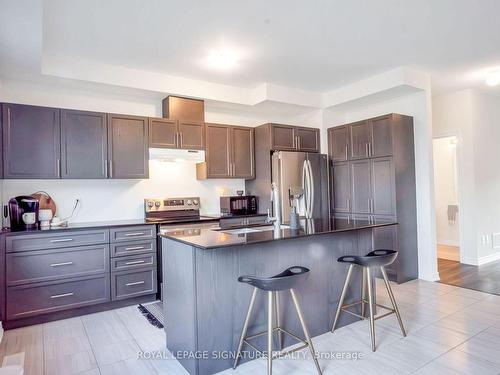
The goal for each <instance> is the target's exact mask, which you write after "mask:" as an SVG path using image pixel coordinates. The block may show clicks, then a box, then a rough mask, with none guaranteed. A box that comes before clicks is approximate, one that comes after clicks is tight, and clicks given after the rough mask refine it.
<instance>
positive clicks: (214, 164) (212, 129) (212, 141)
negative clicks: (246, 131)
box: [205, 124, 231, 178]
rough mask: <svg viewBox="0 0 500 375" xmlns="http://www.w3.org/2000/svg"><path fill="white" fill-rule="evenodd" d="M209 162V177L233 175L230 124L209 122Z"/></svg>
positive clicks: (207, 151)
mask: <svg viewBox="0 0 500 375" xmlns="http://www.w3.org/2000/svg"><path fill="white" fill-rule="evenodd" d="M206 133H207V150H206V154H205V160H206V163H207V177H208V178H228V177H231V127H230V126H228V125H218V124H207V125H206Z"/></svg>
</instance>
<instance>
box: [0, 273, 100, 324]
mask: <svg viewBox="0 0 500 375" xmlns="http://www.w3.org/2000/svg"><path fill="white" fill-rule="evenodd" d="M107 301H109V273H105V274H102V275H96V276H86V277H80V278H73V279H68V280H65V281H64V282H60V281H50V282H45V283H38V284H29V285H22V286H14V287H8V288H7V319H19V318H24V317H27V316H33V315H40V314H45V313H49V312H54V311H59V310H66V309H71V308H75V307H81V306H87V305H94V304H97V303H102V302H107Z"/></svg>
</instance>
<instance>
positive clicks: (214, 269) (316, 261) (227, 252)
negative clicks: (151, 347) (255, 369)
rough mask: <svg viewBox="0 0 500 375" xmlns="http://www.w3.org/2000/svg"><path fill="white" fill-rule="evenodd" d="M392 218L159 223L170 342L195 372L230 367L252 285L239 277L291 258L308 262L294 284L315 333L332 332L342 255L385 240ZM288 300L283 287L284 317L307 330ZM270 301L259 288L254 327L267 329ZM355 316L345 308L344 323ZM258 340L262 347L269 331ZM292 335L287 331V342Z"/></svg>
mask: <svg viewBox="0 0 500 375" xmlns="http://www.w3.org/2000/svg"><path fill="white" fill-rule="evenodd" d="M395 225H397V223H396V222H394V221H390V220H388V221H382V222H378V223H376V224H374V223H371V222H368V221H360V220H357V221H352V220H344V219H331V220H308V221H305V220H303V221H302V222H301V227H300V229H297V230H292V229H289V228H286V227H277V226H275V227H273V226H270V227H267V228H262V227H261V228H241V229H229V230H224V229H220V228H216V227H213V228H207V227H200V228H192V227H191V228H189V229H185V230H183V229H176V230H171V231H168V230H166V231H162V232H161V233H160V236H161V237H162V263H163V280H164V285H163V301H164V312H165V316H166V324H165V331H166V336H167V348H168V349H169V350H170V351H171V352H172V354H173V355H174V357H176V358H177V359H178V360H179V361H180V363H181V364H182V365H183V366H184V367H185V369H186V370H187V371H188V372H189V373H190V374H203V375H204V374H214V373H217V372H219V371H222V370H224V369H227V368H230V367H231V366H232V364H233V361H234V354H235V351H236V348H237V345H238V341H239V338H240V333H241V330H242V326H243V322H244V319H245V315H246V311H247V308H248V304H249V302H250V297H251V293H252V288H251V287H250V286H249V285H247V284H242V283H239V282H238V281H237V278H238V276H241V275H257V276H272V275H275V274H277V273H279V272H281V271H283V270H284V269H286V268H287V267H290V266H294V265H299V266H304V267H307V268H309V269H310V270H311V272H310V274H309V276H308V279H307V280H306V281H305V282H304V283H303V284H302V285H300V287H299V288H297V290H296V291H297V294H298V297H299V301H300V303H301V305H302V310H303V313H304V316H305V320H306V322H307V324H308V328H309V331H310V333H311V336H312V337H314V336H317V335H320V334H323V333H325V332H328V331H329V330H330V329H331V325H332V322H333V316H334V313H335V309H336V307H337V303H338V300H339V296H340V292H341V289H342V286H343V283H344V279H345V276H346V273H347V267H346V265H345V264H341V263H337V258H338V257H340V256H342V255H346V254H356V255H364V254H366V253H368V252H369V251H371V250H373V248H374V247H377V248H380V246H379V245H380V242H379V240H375V239H378V238H383V232H384V231H387V230H391V229H394V228H395ZM358 276H359V275H357V274H355V275H353V278H352V282H351V286H350V290H349V292H348V296H347V300H346V302H347V303H349V302H351V301H354V300H358V299H359V298H360V292H361V277H358ZM291 303H292V301H291V299H290V298H289V294H288V293H280V310H281V311H280V312H279V315H280V318H281V324H282V326H283V327H284V328H285V329H287V330H289V331H291V332H293V333H296V334H298V336H302V330H301V328H300V325H299V320H298V318H297V316H296V313H295V310H294V309H293V307H292V304H291ZM266 306H267V305H266V298H265V293H258V295H257V299H256V302H255V308H254V314H253V316H252V318H251V323H250V326H249V329H248V334H249V335H252V334H254V333H257V332H261V331H265V330H266V327H267V320H266V319H267V315H266V310H267V308H266ZM355 320H357V318H355V317H353V316H351V315H349V314H342V315H341V319H340V322H339V327H340V326H343V325H346V324H350V323H352V322H353V321H355ZM284 338H285V337H284ZM259 340H260V342H259ZM254 342H255V344H256V346H257V347H260V348H265V337H262V338H260V339H257V340H255V341H254ZM293 343H294V342H293V341H292V340H290V339H289V338H288V337H286V338H285V340H284V347H286V346H289V345H292V344H293ZM243 350H244V351H245V353H244V355H247V356H248V358H242V361H241V362H245V361H247V360H249V359H253V358H255V354H254V353H253V352H252V350H251V349H250V348H248V347H244V349H243Z"/></svg>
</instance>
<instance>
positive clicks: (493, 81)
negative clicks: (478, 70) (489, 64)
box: [485, 69, 500, 86]
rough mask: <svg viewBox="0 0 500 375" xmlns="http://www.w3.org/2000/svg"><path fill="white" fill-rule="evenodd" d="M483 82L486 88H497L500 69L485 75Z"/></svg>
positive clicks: (499, 82) (499, 80)
mask: <svg viewBox="0 0 500 375" xmlns="http://www.w3.org/2000/svg"><path fill="white" fill-rule="evenodd" d="M485 82H486V84H487V85H488V86H497V85H498V84H500V69H498V70H492V71H490V72H488V73H486V78H485Z"/></svg>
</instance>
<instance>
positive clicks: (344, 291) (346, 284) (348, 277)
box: [332, 264, 354, 332]
mask: <svg viewBox="0 0 500 375" xmlns="http://www.w3.org/2000/svg"><path fill="white" fill-rule="evenodd" d="M353 268H354V265H352V264H351V265H349V270H348V271H347V276H346V278H345V282H344V287H343V288H342V293H341V294H340V299H339V304H338V306H337V311H336V312H335V319H334V320H333V325H332V332H333V331H335V327H336V326H337V323H338V320H339V316H340V311H341V309H342V306H343V305H344V299H345V295H346V293H347V287H348V286H349V280H350V278H351V274H352V269H353Z"/></svg>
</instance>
